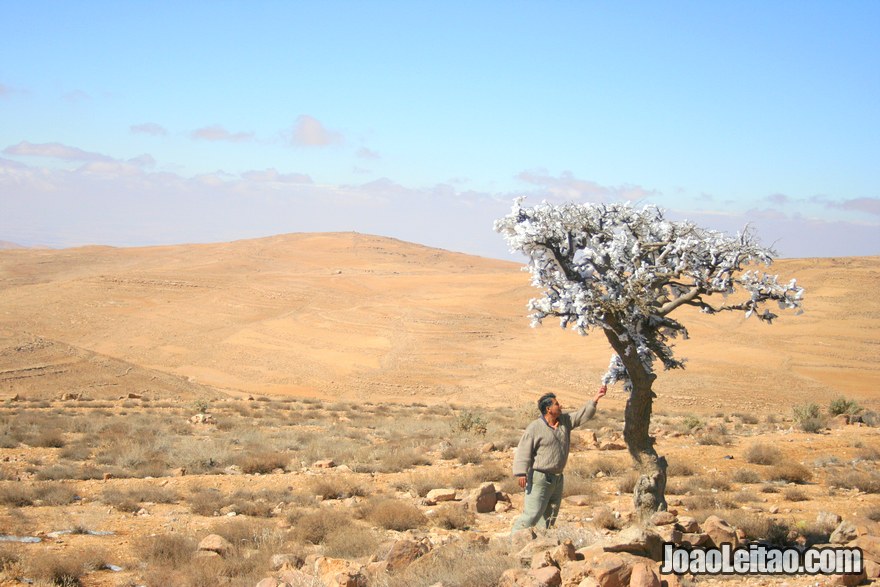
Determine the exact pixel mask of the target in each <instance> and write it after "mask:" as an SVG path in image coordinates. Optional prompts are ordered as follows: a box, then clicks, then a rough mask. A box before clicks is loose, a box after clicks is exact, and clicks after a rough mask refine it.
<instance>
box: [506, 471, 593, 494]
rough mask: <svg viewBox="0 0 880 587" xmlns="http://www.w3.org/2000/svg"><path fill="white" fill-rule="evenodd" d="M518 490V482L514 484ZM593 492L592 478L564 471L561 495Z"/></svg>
mask: <svg viewBox="0 0 880 587" xmlns="http://www.w3.org/2000/svg"><path fill="white" fill-rule="evenodd" d="M516 488H517V490H519V484H517V485H516ZM593 492H594V488H593V480H592V479H590V478H589V477H584V476H583V475H580V474H578V473H574V472H572V473H566V474H565V481H564V483H563V485H562V497H569V496H571V495H591V494H592V493H593Z"/></svg>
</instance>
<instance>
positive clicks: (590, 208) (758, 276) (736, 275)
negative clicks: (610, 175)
mask: <svg viewBox="0 0 880 587" xmlns="http://www.w3.org/2000/svg"><path fill="white" fill-rule="evenodd" d="M495 230H496V231H497V232H499V233H501V234H502V235H503V236H504V237H505V238H506V239H507V242H508V244H509V245H510V248H511V250H512V251H518V252H522V253H524V254H525V255H526V256H527V257H528V258H529V264H528V269H529V271H530V272H531V275H532V284H533V285H534V286H536V287H538V288H541V289H542V290H543V292H544V293H543V296H541V297H538V298H534V299H532V300H531V301H530V302H529V309H530V310H531V317H532V324H533V326H534V325H538V324H540V323H541V322H542V321H543V320H544V318H547V317H548V316H552V317H556V318H559V321H560V325H561V326H562V327H563V328H567V327H571V328H573V329H575V330H577V331H578V332H579V333H581V334H586V333H587V331H588V330H590V329H592V328H602V329H604V330H605V331H606V334H607V333H609V332H610V333H613V334H614V335H615V336H616V337H617V339H618V340H619V341H620V343H622V346H623V347H625V348H626V353H627V354H630V353H632V352H636V353H637V354H638V356H639V359H641V364H642V366H643V367H644V368H645V370H646V372H647V373H651V372H652V371H653V363H654V360H655V359H659V360H660V361H661V362H662V364H663V366H664V367H665V368H667V369H672V368H679V367H683V362H682V361H681V360H679V359H676V358H675V357H674V355H673V351H672V345H671V344H670V339H672V338H675V337H677V336H682V337H684V338H687V329H686V328H685V327H684V325H682V324H681V323H680V322H678V321H677V320H675V319H674V318H671V317H670V314H671V313H672V312H673V311H675V310H676V309H678V308H680V307H682V306H695V307H697V308H699V309H700V310H702V311H703V312H706V313H709V314H714V313H717V312H721V311H731V310H740V311H743V312H745V315H746V317H749V316H752V315H755V316H757V317H758V318H759V319H760V320H762V321H765V322H772V320H773V319H774V318H776V314H774V313H772V312H771V311H770V310H769V309H766V308H765V307H764V306H765V305H766V304H767V303H768V302H776V303H777V304H778V307H780V308H783V309H793V310H796V311H797V312H800V308H801V300H802V297H803V293H804V290H803V288H801V287H799V286H798V285H797V283H796V281H795V280H791V281H790V282H788V283H779V281H778V276H776V275H771V274H767V273H763V272H762V271H758V270H754V269H752V270H746V271H744V268H745V267H746V266H748V265H749V264H764V265H766V266H769V265H770V264H771V263H772V261H773V256H774V255H775V253H774V252H773V251H772V250H771V249H768V248H764V247H762V246H760V244H759V243H758V242H757V239H756V237H755V235H754V233H753V232H752V231H750V230H744V231H743V232H742V233H739V234H737V235H736V236H730V235H727V234H724V233H721V232H717V231H714V230H708V229H705V228H701V227H699V226H697V225H695V224H693V223H691V222H688V221H670V220H667V219H666V218H665V217H664V214H663V211H662V210H661V209H660V208H657V207H655V206H645V207H642V208H636V207H634V206H632V205H630V204H628V203H627V204H575V203H566V204H561V205H554V204H548V203H547V202H543V203H541V204H539V205H536V206H534V207H524V206H523V205H522V198H519V199H517V200H516V201H515V202H514V205H513V210H512V211H511V213H510V214H508V215H507V216H505V217H504V218H501V219H499V220H497V221H496V222H495ZM738 291H740V292H744V294H743V293H740V294H738V295H737V296H735V297H734V298H729V297H728V296H731V294H735V293H737V292H738ZM712 296H715V297H716V298H720V300H719V302H720V303H714V304H713V303H710V301H709V298H710V297H712ZM713 301H715V299H714V298H713ZM609 339H610V337H609ZM604 380H605V382H606V383H613V382H616V381H623V382H624V385H625V386H626V387H628V388H629V387H631V384H630V381H629V376H628V374H627V371H626V368H625V367H624V364H623V361H622V360H621V358H620V357H619V356H617V355H615V356H613V357H612V360H611V364H610V366H609V369H608V372H607V373H606V374H605V378H604Z"/></svg>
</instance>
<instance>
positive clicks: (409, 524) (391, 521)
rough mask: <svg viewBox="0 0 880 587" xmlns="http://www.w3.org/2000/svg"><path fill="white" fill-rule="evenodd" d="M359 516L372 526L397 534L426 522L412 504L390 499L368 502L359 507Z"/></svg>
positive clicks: (423, 516)
mask: <svg viewBox="0 0 880 587" xmlns="http://www.w3.org/2000/svg"><path fill="white" fill-rule="evenodd" d="M361 514H362V515H363V517H364V518H365V519H367V520H368V521H369V522H370V523H372V524H373V525H376V526H379V527H380V528H385V529H386V530H397V531H398V532H402V531H404V530H411V529H413V528H419V527H421V526H424V525H425V524H426V523H427V521H428V520H427V518H425V514H423V513H422V512H421V510H420V509H419V508H417V507H416V506H414V505H413V504H411V503H409V502H407V501H401V500H398V499H390V498H376V499H371V500H369V501H368V502H366V503H364V504H363V505H362V506H361Z"/></svg>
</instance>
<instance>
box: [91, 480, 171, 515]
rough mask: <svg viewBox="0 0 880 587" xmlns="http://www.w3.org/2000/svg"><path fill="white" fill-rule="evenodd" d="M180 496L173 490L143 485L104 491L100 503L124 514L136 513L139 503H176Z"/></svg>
mask: <svg viewBox="0 0 880 587" xmlns="http://www.w3.org/2000/svg"><path fill="white" fill-rule="evenodd" d="M179 499H180V496H179V495H178V494H177V492H176V491H174V490H173V489H168V488H165V487H156V486H152V485H143V486H141V487H133V488H129V489H125V490H122V489H113V488H111V489H105V490H104V491H103V492H102V494H101V501H102V502H103V503H106V504H107V505H112V506H114V507H115V508H116V509H118V510H120V511H124V512H136V511H138V510H139V509H140V505H139V504H141V503H177V501H178V500H179Z"/></svg>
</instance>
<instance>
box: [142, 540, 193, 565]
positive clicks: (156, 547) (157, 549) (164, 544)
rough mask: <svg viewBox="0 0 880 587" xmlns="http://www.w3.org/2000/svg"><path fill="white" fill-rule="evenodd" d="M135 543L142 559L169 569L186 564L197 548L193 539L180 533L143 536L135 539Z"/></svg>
mask: <svg viewBox="0 0 880 587" xmlns="http://www.w3.org/2000/svg"><path fill="white" fill-rule="evenodd" d="M135 545H136V551H137V553H138V556H139V557H140V558H141V559H142V560H143V561H145V562H147V563H149V564H152V565H156V566H159V567H165V568H169V569H179V568H181V567H183V566H185V565H188V564H189V563H190V561H191V560H192V557H193V554H195V552H196V549H197V548H198V543H197V542H196V541H195V539H193V538H192V537H191V536H184V535H182V534H158V535H155V536H145V537H141V538H139V539H138V540H136V542H135Z"/></svg>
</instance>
